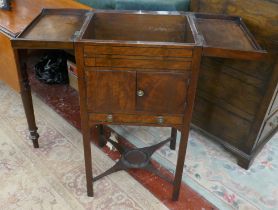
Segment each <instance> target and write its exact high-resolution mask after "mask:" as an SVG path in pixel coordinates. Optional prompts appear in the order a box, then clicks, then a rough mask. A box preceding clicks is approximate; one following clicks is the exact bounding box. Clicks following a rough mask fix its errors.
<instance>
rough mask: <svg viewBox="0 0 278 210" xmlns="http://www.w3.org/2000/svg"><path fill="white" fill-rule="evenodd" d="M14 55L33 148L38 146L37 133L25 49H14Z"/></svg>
mask: <svg viewBox="0 0 278 210" xmlns="http://www.w3.org/2000/svg"><path fill="white" fill-rule="evenodd" d="M15 56H16V60H17V68H18V76H19V82H20V94H21V99H22V103H23V107H24V112H25V115H26V119H27V123H28V128H29V132H30V137H29V138H30V139H31V140H32V142H33V146H34V148H39V143H38V139H39V134H38V132H37V130H38V128H37V126H36V121H35V114H34V108H33V101H32V95H31V88H30V84H29V79H28V73H27V65H26V60H27V50H21V49H20V50H19V49H18V50H15Z"/></svg>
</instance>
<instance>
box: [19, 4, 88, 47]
mask: <svg viewBox="0 0 278 210" xmlns="http://www.w3.org/2000/svg"><path fill="white" fill-rule="evenodd" d="M88 12H89V11H88V10H81V9H43V10H42V12H41V13H40V14H39V15H38V16H37V17H36V18H35V19H34V20H33V21H32V23H31V24H30V25H29V26H28V27H26V28H25V30H24V31H23V32H22V33H21V34H19V35H18V37H17V39H16V40H17V43H18V44H22V45H23V46H24V45H25V44H26V46H29V47H30V48H33V47H34V48H36V45H39V46H40V45H41V46H42V47H43V48H48V47H47V46H51V45H52V42H53V45H56V48H73V41H74V38H75V37H76V33H77V32H79V30H80V29H81V27H82V25H83V23H84V21H85V19H86V17H87V16H86V14H87V13H88ZM29 47H28V48H29Z"/></svg>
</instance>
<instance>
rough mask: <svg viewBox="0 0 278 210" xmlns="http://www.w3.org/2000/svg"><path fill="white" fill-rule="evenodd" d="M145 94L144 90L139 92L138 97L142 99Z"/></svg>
mask: <svg viewBox="0 0 278 210" xmlns="http://www.w3.org/2000/svg"><path fill="white" fill-rule="evenodd" d="M144 94H145V93H144V91H143V90H137V96H139V97H142V96H143V95H144Z"/></svg>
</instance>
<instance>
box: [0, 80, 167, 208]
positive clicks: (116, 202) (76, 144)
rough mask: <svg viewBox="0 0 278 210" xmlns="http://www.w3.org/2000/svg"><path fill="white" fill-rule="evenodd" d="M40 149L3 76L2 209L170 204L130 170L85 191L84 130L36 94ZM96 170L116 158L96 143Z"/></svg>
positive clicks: (0, 110) (0, 104)
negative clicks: (88, 192) (91, 191)
mask: <svg viewBox="0 0 278 210" xmlns="http://www.w3.org/2000/svg"><path fill="white" fill-rule="evenodd" d="M34 104H35V110H36V117H37V123H38V126H39V133H40V136H41V137H40V145H41V148H40V149H33V148H32V144H31V142H30V140H28V132H27V129H26V128H27V125H26V119H25V116H24V112H23V107H22V103H21V100H20V97H19V94H17V93H15V92H13V91H12V90H11V89H10V88H8V87H7V86H6V85H4V83H2V82H1V81H0V145H1V146H0V177H1V179H0V210H11V209H15V210H27V209H34V210H50V209H51V210H54V209H57V210H63V209H65V210H69V209H75V210H77V209H93V210H97V209H105V210H108V209H114V210H128V209H144V210H145V209H153V210H158V209H167V208H166V207H165V206H164V205H163V204H162V203H161V202H160V201H159V200H158V199H157V198H155V197H154V196H153V195H152V194H151V193H150V192H149V191H148V190H146V189H145V188H144V187H143V186H142V185H140V184H139V183H138V182H137V181H136V180H134V179H133V178H132V177H131V176H130V175H128V174H127V173H126V172H118V173H116V174H113V175H111V176H109V177H106V178H104V179H102V180H100V181H99V182H96V184H95V186H94V189H95V197H94V198H89V197H87V196H86V189H85V183H86V182H85V174H84V161H83V148H82V140H81V134H80V133H79V132H78V131H77V130H76V129H75V128H74V127H72V126H71V125H69V124H68V123H67V122H66V121H65V120H64V119H62V118H61V117H60V116H59V115H57V114H56V113H55V112H54V111H53V110H51V109H50V108H49V107H48V106H47V105H45V104H44V103H42V102H41V101H40V100H39V99H37V98H36V97H35V98H34ZM93 153H94V167H93V171H94V173H96V174H98V173H100V172H102V171H104V170H105V169H107V168H109V167H110V166H111V165H113V161H112V160H111V159H110V158H109V157H107V156H106V155H105V154H104V153H103V152H101V151H100V150H99V149H98V148H96V147H93Z"/></svg>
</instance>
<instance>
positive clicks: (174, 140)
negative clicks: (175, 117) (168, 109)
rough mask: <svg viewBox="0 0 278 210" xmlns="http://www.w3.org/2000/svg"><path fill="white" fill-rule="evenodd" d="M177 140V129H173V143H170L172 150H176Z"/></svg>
mask: <svg viewBox="0 0 278 210" xmlns="http://www.w3.org/2000/svg"><path fill="white" fill-rule="evenodd" d="M176 140H177V129H176V128H172V130H171V141H170V149H171V150H175V149H176Z"/></svg>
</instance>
